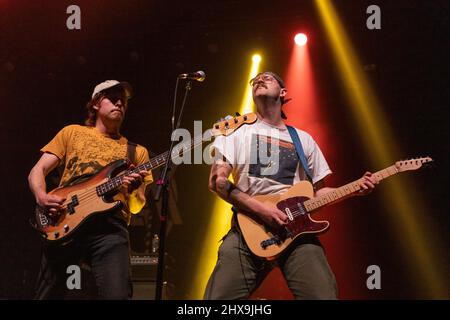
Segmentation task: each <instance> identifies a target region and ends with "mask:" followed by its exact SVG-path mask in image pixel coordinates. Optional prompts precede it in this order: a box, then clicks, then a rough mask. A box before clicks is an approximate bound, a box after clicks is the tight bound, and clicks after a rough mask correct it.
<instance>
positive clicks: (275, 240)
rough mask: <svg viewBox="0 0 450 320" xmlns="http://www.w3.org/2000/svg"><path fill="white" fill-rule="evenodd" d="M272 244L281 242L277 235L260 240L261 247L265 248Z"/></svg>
mask: <svg viewBox="0 0 450 320" xmlns="http://www.w3.org/2000/svg"><path fill="white" fill-rule="evenodd" d="M273 244H281V239H280V237H278V236H274V237H272V238H269V239H267V240H263V241H261V244H260V245H261V248H263V249H266V248H267V247H268V246H271V245H273Z"/></svg>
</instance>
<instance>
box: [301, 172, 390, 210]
mask: <svg viewBox="0 0 450 320" xmlns="http://www.w3.org/2000/svg"><path fill="white" fill-rule="evenodd" d="M398 172H399V171H398V170H397V168H396V167H395V165H392V166H390V167H387V168H385V169H383V170H380V171H377V172H375V173H373V175H374V176H375V177H376V178H377V179H378V180H379V181H381V180H383V179H386V178H388V177H390V176H392V175H394V174H397V173H398ZM361 181H363V179H362V178H361V179H358V180H355V181H353V182H350V183H348V184H346V185H343V186H342V187H339V188H336V189H334V190H333V191H330V192H327V193H326V194H323V195H321V196H318V197H314V198H311V199H309V200H307V201H305V202H304V203H303V205H304V206H305V208H306V211H307V212H312V211H315V210H317V209H320V208H322V207H324V206H326V205H329V204H332V203H335V202H338V201H339V200H342V199H343V198H345V197H347V196H349V195H351V194H352V193H355V192H357V191H359V190H360V189H361V186H360V182H361Z"/></svg>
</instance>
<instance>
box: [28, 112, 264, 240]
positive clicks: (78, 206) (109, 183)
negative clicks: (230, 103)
mask: <svg viewBox="0 0 450 320" xmlns="http://www.w3.org/2000/svg"><path fill="white" fill-rule="evenodd" d="M255 121H256V114H254V113H251V114H246V115H243V116H238V117H232V118H230V119H227V120H223V121H220V122H217V123H215V124H214V126H213V128H212V129H211V130H208V131H207V132H206V133H205V138H203V137H202V136H198V137H195V138H194V139H192V140H191V141H188V142H186V143H184V142H182V143H179V144H178V145H177V146H175V147H174V148H173V150H172V159H173V158H176V157H181V156H182V155H183V153H184V152H187V151H189V150H191V149H193V148H195V147H196V146H198V145H201V144H202V143H203V142H204V141H205V140H209V139H208V135H210V137H211V136H213V137H215V136H217V135H228V134H231V133H232V132H234V131H235V130H236V129H237V128H239V127H240V126H242V125H244V124H250V123H253V122H255ZM169 159H170V155H169V151H166V152H164V153H162V154H160V155H158V156H156V157H154V158H152V159H150V161H148V162H146V163H144V164H141V165H139V166H137V167H136V168H134V169H132V170H129V169H128V168H129V163H128V162H127V161H126V160H117V161H114V162H112V163H110V164H109V165H107V166H105V167H104V168H103V169H101V170H99V171H98V172H97V173H96V174H94V175H93V176H92V177H90V178H89V179H88V180H86V181H83V182H80V183H76V184H74V185H71V186H66V187H59V188H56V189H54V190H52V191H51V192H49V194H52V195H57V196H60V197H62V198H65V199H66V200H65V201H64V203H63V204H62V206H61V209H60V210H59V211H58V214H56V215H53V216H52V215H50V214H49V212H48V210H47V209H46V208H43V207H41V206H39V205H37V206H36V209H35V221H34V223H32V225H33V227H34V228H35V229H37V231H39V232H40V233H41V235H42V237H43V238H44V239H45V240H46V241H47V242H49V243H55V244H63V243H66V242H67V241H69V240H70V239H71V238H72V236H73V235H74V234H76V231H77V230H79V229H80V228H81V226H82V225H83V224H84V223H85V222H86V221H87V220H88V219H89V218H90V217H92V216H94V215H97V214H102V213H108V212H111V211H114V210H117V209H120V208H121V207H122V206H123V200H124V197H123V195H122V194H121V193H119V188H120V187H121V186H122V184H123V178H124V177H125V176H126V175H129V174H131V173H139V171H150V170H153V169H156V168H157V167H159V166H162V165H164V164H165V163H166V162H167V161H168V160H169Z"/></svg>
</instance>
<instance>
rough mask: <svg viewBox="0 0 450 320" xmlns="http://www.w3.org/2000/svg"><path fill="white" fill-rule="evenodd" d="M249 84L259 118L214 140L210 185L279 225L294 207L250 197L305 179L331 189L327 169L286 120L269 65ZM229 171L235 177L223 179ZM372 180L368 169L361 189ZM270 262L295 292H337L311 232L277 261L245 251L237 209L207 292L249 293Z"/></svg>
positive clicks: (324, 295) (312, 295)
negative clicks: (281, 207)
mask: <svg viewBox="0 0 450 320" xmlns="http://www.w3.org/2000/svg"><path fill="white" fill-rule="evenodd" d="M250 85H251V86H252V94H253V101H254V102H255V105H256V109H257V111H256V114H257V116H258V119H257V121H256V122H255V123H253V124H251V125H247V126H242V127H241V128H239V129H238V130H236V131H235V132H233V133H232V134H231V135H228V136H219V137H217V138H216V139H215V141H214V144H213V147H214V148H213V150H214V157H215V161H214V162H213V165H212V167H211V173H210V179H209V188H210V190H211V191H213V192H215V193H216V194H217V195H218V196H220V197H221V198H222V199H224V200H225V201H227V202H229V203H230V204H232V205H233V206H234V208H235V210H233V211H234V212H235V213H236V211H238V212H246V213H248V214H249V215H251V216H253V217H254V218H255V219H257V220H259V221H262V222H263V225H264V226H267V227H270V228H274V229H281V230H283V227H284V226H286V225H287V223H288V221H289V219H291V220H292V217H288V214H289V213H291V212H290V211H289V212H283V211H281V210H279V209H278V208H277V207H276V206H275V205H273V206H270V205H267V204H266V203H263V202H261V201H259V200H257V199H256V198H254V197H253V196H257V195H271V194H280V193H283V192H285V191H286V190H287V189H289V188H290V187H291V186H292V185H294V184H296V183H298V182H300V181H302V180H309V181H310V182H311V184H312V185H313V187H314V193H315V195H316V196H317V195H322V194H325V193H327V192H329V191H331V190H333V188H328V187H325V178H326V177H327V176H328V175H329V174H331V170H330V168H329V166H328V164H327V162H326V160H325V158H324V156H323V154H322V152H321V150H320V148H319V146H318V145H317V143H316V142H315V141H314V140H313V138H312V137H311V136H310V135H309V134H307V133H306V132H304V131H302V130H298V129H295V128H292V127H291V128H288V127H287V126H286V125H285V123H284V121H283V119H286V116H285V114H284V113H283V111H282V106H283V104H285V103H286V102H287V99H286V94H287V90H286V87H285V85H284V81H283V80H282V79H281V77H280V76H278V75H277V74H275V73H273V72H270V71H267V72H262V73H260V74H258V75H257V76H256V77H255V78H253V79H252V80H251V81H250ZM292 131H294V132H296V134H294V133H292ZM295 135H297V136H298V138H299V140H300V142H301V145H302V147H303V151H304V155H305V158H306V161H304V162H305V166H307V169H305V167H304V165H303V161H300V160H301V159H302V156H301V155H300V154H301V153H300V152H297V150H299V149H297V147H296V146H295V143H294V138H295ZM297 146H298V145H297ZM261 151H262V152H261ZM267 154H269V155H268V156H267V157H266V158H264V157H265V155H267ZM230 174H231V175H232V177H233V182H231V181H230V180H228V178H229V176H230ZM377 183H378V181H377V179H376V178H375V177H374V176H372V175H371V174H370V173H366V174H365V175H364V176H363V182H361V189H362V190H363V191H362V192H360V193H359V194H361V195H363V194H367V193H368V192H370V191H371V190H372V189H373V188H374V186H375V184H377ZM274 264H276V265H278V266H279V267H280V269H281V270H282V272H283V274H284V276H285V278H286V281H287V284H288V286H289V288H290V289H291V291H292V293H293V295H294V297H295V298H296V299H336V298H337V286H336V281H335V277H334V274H333V272H332V271H331V269H330V266H329V265H328V262H327V259H326V256H325V253H324V250H323V248H322V246H321V244H320V242H319V240H318V238H317V237H316V236H315V235H309V236H302V237H298V238H297V239H296V241H295V242H294V243H293V244H291V245H290V246H289V247H287V248H286V250H284V252H282V253H281V254H279V255H278V256H276V259H275V260H271V261H268V260H266V259H265V258H260V257H258V256H256V255H255V254H253V252H251V251H250V249H249V248H248V246H247V244H246V242H245V239H244V237H243V235H242V231H241V229H240V227H239V225H238V223H237V221H236V214H234V215H233V219H232V227H231V229H230V231H229V232H228V233H227V235H226V236H225V237H224V238H223V242H222V244H221V246H220V248H219V253H218V260H217V264H216V266H215V268H214V271H213V273H212V275H211V277H210V279H209V281H208V284H207V286H206V291H205V295H204V298H205V299H225V300H230V299H233V300H234V299H247V298H248V297H249V296H250V295H251V293H252V292H253V291H255V290H256V289H257V287H258V285H259V284H260V283H261V282H262V280H263V279H264V276H265V275H266V274H267V272H268V271H269V270H270V268H271V267H272V266H273V265H274Z"/></svg>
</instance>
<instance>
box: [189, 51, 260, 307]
mask: <svg viewBox="0 0 450 320" xmlns="http://www.w3.org/2000/svg"><path fill="white" fill-rule="evenodd" d="M261 60H262V58H261V56H260V55H259V54H254V55H253V56H252V64H251V68H250V71H249V73H248V76H247V81H246V82H245V84H246V86H245V92H244V95H243V99H242V103H241V107H240V109H239V113H240V114H245V113H249V112H252V110H253V106H254V104H253V99H252V90H251V87H250V86H249V84H248V83H249V81H250V80H251V79H252V78H254V77H255V76H256V75H257V74H258V70H259V66H260V63H261ZM230 222H231V205H230V204H229V203H228V202H226V201H224V200H222V199H220V198H219V197H217V200H215V203H214V205H213V209H212V211H211V213H210V220H209V223H208V227H207V229H206V233H205V236H204V238H203V241H202V243H203V245H202V247H201V250H200V253H199V259H198V261H197V266H196V267H195V268H194V270H195V272H194V274H195V278H194V281H193V283H192V286H191V289H190V292H189V295H188V296H189V297H188V298H189V299H202V298H203V293H204V291H205V288H206V284H207V282H208V279H209V276H210V275H211V273H212V271H213V269H214V266H215V265H216V262H217V251H218V248H219V245H220V240H221V239H222V237H223V236H224V235H225V234H226V232H227V231H228V230H229V229H230Z"/></svg>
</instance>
